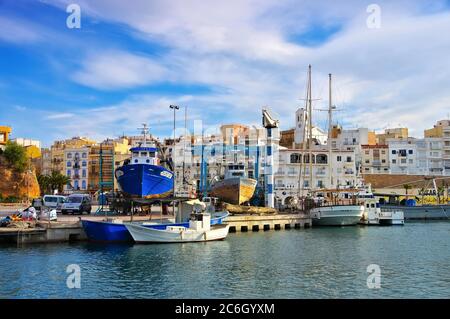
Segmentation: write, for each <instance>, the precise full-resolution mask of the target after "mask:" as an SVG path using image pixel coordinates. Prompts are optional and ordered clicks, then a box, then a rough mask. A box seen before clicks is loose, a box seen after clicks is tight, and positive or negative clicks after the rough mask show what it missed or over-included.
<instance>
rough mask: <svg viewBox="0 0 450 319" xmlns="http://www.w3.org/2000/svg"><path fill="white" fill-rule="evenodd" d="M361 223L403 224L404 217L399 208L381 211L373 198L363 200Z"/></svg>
mask: <svg viewBox="0 0 450 319" xmlns="http://www.w3.org/2000/svg"><path fill="white" fill-rule="evenodd" d="M360 224H363V225H404V224H405V217H404V213H403V211H401V210H386V211H381V208H380V204H379V203H378V201H377V200H376V199H374V198H367V199H366V200H364V214H363V218H362V219H361V222H360Z"/></svg>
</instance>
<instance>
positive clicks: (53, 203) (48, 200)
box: [43, 195, 66, 212]
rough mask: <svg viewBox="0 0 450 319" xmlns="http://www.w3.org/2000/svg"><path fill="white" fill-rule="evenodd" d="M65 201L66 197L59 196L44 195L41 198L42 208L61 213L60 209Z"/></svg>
mask: <svg viewBox="0 0 450 319" xmlns="http://www.w3.org/2000/svg"><path fill="white" fill-rule="evenodd" d="M65 200H66V197H65V196H61V195H45V196H44V197H43V201H44V206H45V207H48V208H52V209H56V211H57V212H61V208H62V205H63V204H64V201H65Z"/></svg>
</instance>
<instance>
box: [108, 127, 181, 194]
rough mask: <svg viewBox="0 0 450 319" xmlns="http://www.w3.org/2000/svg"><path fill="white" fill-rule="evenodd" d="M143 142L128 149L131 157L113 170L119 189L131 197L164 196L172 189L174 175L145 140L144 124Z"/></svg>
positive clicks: (152, 146)
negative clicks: (161, 162) (162, 164)
mask: <svg viewBox="0 0 450 319" xmlns="http://www.w3.org/2000/svg"><path fill="white" fill-rule="evenodd" d="M142 132H143V134H144V138H143V142H141V143H139V145H138V146H136V147H133V148H131V149H130V151H131V159H129V160H127V161H125V163H124V165H123V166H120V167H118V168H117V169H116V170H115V176H116V179H117V182H118V184H119V187H120V190H121V191H122V192H123V193H124V195H126V196H128V197H132V198H164V197H167V196H169V195H170V193H171V192H172V189H173V183H174V176H173V173H172V172H171V171H169V170H168V169H166V168H165V167H163V166H161V165H160V162H159V158H158V150H157V148H156V147H155V146H154V145H153V144H151V143H150V142H148V141H147V134H148V128H147V126H146V125H145V124H144V128H143V131H142Z"/></svg>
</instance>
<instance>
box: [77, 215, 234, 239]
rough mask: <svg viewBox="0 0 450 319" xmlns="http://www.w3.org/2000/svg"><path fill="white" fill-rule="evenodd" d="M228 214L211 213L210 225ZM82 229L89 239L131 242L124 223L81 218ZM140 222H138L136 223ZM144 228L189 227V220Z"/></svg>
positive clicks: (149, 225)
mask: <svg viewBox="0 0 450 319" xmlns="http://www.w3.org/2000/svg"><path fill="white" fill-rule="evenodd" d="M227 216H228V213H226V212H218V213H215V214H213V218H211V225H221V224H222V223H223V220H224V219H225V218H226V217H227ZM81 223H82V225H83V229H84V231H85V233H86V235H87V237H88V239H89V240H90V241H94V242H103V243H129V242H133V237H131V235H130V232H129V231H128V229H127V228H126V227H125V225H124V224H118V223H112V222H105V221H95V220H82V221H81ZM136 224H138V225H139V224H140V223H136ZM143 226H144V227H146V228H153V229H159V230H164V229H166V228H167V226H183V227H189V221H187V222H184V223H155V224H146V225H143Z"/></svg>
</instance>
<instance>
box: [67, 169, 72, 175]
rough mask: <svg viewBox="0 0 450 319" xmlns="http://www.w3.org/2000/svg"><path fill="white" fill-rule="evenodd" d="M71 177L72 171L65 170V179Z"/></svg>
mask: <svg viewBox="0 0 450 319" xmlns="http://www.w3.org/2000/svg"><path fill="white" fill-rule="evenodd" d="M71 175H72V171H71V170H70V169H68V170H67V177H70V176H71Z"/></svg>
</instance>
